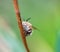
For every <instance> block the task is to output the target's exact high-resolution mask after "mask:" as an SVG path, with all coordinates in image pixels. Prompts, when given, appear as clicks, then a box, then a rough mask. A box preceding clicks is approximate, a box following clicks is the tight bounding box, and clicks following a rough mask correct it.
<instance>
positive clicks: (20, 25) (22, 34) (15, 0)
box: [13, 0, 29, 52]
mask: <svg viewBox="0 0 60 52" xmlns="http://www.w3.org/2000/svg"><path fill="white" fill-rule="evenodd" d="M13 4H14V9H15V13H16V18H17V21H18V26H19V29H20V32H21V37H22V41H23V43H24V46H25V48H26V50H27V52H29V49H28V46H27V42H26V37H25V33H24V30H23V26H22V20H21V16H20V12H19V7H18V0H13Z"/></svg>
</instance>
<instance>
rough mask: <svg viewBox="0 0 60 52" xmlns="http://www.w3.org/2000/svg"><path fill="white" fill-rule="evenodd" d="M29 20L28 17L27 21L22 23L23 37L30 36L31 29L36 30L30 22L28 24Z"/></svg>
mask: <svg viewBox="0 0 60 52" xmlns="http://www.w3.org/2000/svg"><path fill="white" fill-rule="evenodd" d="M30 19H31V18H30V17H29V18H28V19H26V20H25V21H23V22H22V25H23V29H24V32H25V36H29V35H31V34H32V31H33V29H37V28H36V27H34V26H33V25H32V24H31V23H30V22H28V21H29V20H30Z"/></svg>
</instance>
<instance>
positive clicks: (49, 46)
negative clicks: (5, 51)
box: [0, 0, 60, 52]
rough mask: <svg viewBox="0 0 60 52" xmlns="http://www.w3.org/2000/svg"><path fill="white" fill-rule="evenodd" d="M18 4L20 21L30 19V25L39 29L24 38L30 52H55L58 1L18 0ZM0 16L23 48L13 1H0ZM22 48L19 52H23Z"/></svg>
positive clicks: (59, 15)
mask: <svg viewBox="0 0 60 52" xmlns="http://www.w3.org/2000/svg"><path fill="white" fill-rule="evenodd" d="M18 2H19V8H20V12H21V17H22V19H27V18H28V17H31V20H30V22H31V23H32V25H33V26H35V27H37V28H38V29H40V31H38V30H33V33H32V36H28V37H26V39H27V43H28V47H29V49H30V52H55V51H56V48H57V47H56V42H57V38H58V36H57V35H58V32H59V29H60V0H18ZM0 16H2V17H3V18H4V19H5V20H6V21H7V22H8V23H9V26H10V27H11V29H12V30H13V32H14V33H15V36H16V38H15V39H18V41H19V42H18V43H21V44H20V45H19V46H20V47H23V48H24V46H23V42H22V39H21V36H20V31H19V29H18V24H17V20H16V15H15V11H14V6H13V0H0ZM0 25H1V24H0ZM13 41H14V40H13ZM15 42H16V41H15ZM18 43H16V44H18ZM19 46H18V47H19ZM23 48H21V50H19V52H25V51H26V50H25V48H24V49H23ZM23 50H24V51H23ZM12 52H13V51H12Z"/></svg>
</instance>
